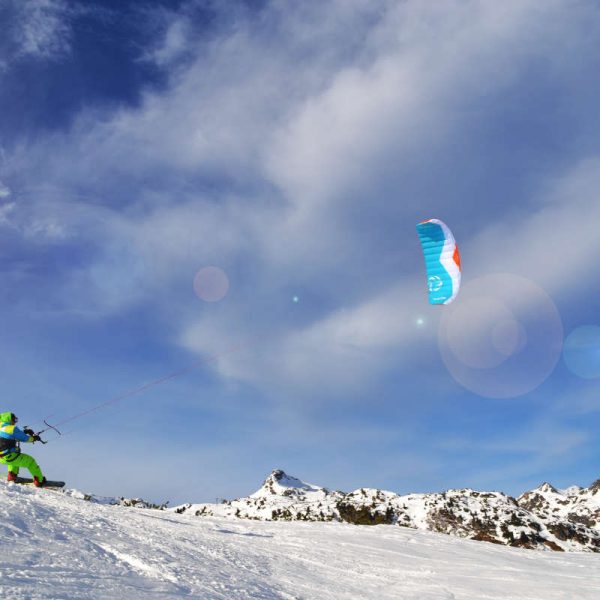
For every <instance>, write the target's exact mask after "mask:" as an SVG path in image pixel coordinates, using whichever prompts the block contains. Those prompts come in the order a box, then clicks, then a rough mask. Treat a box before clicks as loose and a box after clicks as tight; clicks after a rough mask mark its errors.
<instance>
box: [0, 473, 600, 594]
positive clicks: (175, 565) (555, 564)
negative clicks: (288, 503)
mask: <svg viewBox="0 0 600 600" xmlns="http://www.w3.org/2000/svg"><path fill="white" fill-rule="evenodd" d="M288 484H290V485H288ZM259 491H260V492H261V494H259V495H258V496H255V497H254V498H253V501H255V502H257V503H260V501H261V500H265V501H266V502H271V501H273V500H275V499H277V502H279V501H280V500H281V499H282V498H288V499H291V500H293V501H294V500H295V499H294V498H293V496H294V495H296V500H297V499H298V498H299V497H301V498H308V499H309V501H313V500H316V502H317V503H318V502H324V501H325V500H327V501H328V499H329V497H330V496H336V497H337V495H338V492H327V493H326V492H325V490H323V488H319V487H317V486H305V485H304V484H302V482H299V481H298V480H294V479H292V478H288V477H285V478H284V477H278V478H275V477H273V478H271V481H270V484H267V486H266V487H265V488H261V490H259ZM287 491H289V493H290V495H287V496H284V495H283V493H284V492H287ZM361 496H362V494H361V493H360V492H359V493H358V497H359V498H360V497H361ZM390 497H391V496H390ZM86 498H87V499H88V501H86ZM115 501H116V500H114V501H113V500H111V499H102V498H98V497H91V496H89V495H84V494H79V493H77V492H73V491H72V492H69V493H61V492H57V491H51V490H43V489H42V490H39V489H36V488H30V487H23V486H19V485H15V484H12V483H9V484H7V483H6V482H4V481H0V514H1V519H0V547H1V548H2V552H1V553H0V574H1V576H0V598H2V600H49V599H57V600H58V599H60V600H66V599H69V600H121V599H122V598H127V599H128V600H147V599H149V598H161V599H164V600H175V599H177V598H199V599H202V600H204V599H206V600H241V599H256V600H340V599H343V600H363V599H365V598H368V599H371V598H377V599H378V600H443V599H448V598H454V599H456V600H473V599H474V598H477V599H479V598H485V599H487V600H517V599H518V600H564V599H565V598H577V600H596V599H597V598H600V562H599V561H598V557H597V556H596V555H595V554H590V553H575V552H572V553H560V554H559V553H557V552H532V551H530V550H524V549H522V548H510V547H504V546H499V545H494V544H482V543H480V542H474V541H471V540H465V539H459V538H457V537H454V536H449V535H443V534H439V533H432V532H429V531H419V530H416V529H409V528H406V527H395V526H389V525H379V526H375V527H356V526H353V525H350V524H348V523H343V522H342V523H340V522H335V521H334V522H328V523H311V522H285V521H270V522H269V521H258V520H244V519H231V518H218V517H208V518H201V519H199V518H196V517H195V516H194V513H193V512H191V511H189V510H188V511H185V512H184V514H177V513H175V512H173V511H166V510H154V509H152V510H151V509H146V508H133V507H127V506H123V505H119V504H116V505H112V503H113V502H115ZM348 501H349V500H348ZM382 502H383V503H385V502H384V501H382ZM137 504H138V506H139V503H137Z"/></svg>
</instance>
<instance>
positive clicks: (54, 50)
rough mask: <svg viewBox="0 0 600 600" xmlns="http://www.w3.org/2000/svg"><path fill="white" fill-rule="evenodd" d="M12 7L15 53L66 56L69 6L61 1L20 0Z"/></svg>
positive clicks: (46, 56) (36, 55)
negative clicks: (13, 12)
mask: <svg viewBox="0 0 600 600" xmlns="http://www.w3.org/2000/svg"><path fill="white" fill-rule="evenodd" d="M15 5H16V8H17V11H16V19H17V21H16V32H15V34H14V36H15V41H16V42H17V45H18V48H19V50H18V54H20V55H28V56H35V57H41V58H56V57H60V56H64V55H65V54H68V53H69V51H70V40H71V29H70V25H69V23H68V15H69V6H68V4H67V3H66V2H65V1H64V0H20V1H18V2H16V3H15Z"/></svg>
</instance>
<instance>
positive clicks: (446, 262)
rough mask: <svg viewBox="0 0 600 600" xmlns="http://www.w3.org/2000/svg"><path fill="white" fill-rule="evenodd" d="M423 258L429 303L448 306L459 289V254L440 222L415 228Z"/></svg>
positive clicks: (424, 223)
mask: <svg viewBox="0 0 600 600" xmlns="http://www.w3.org/2000/svg"><path fill="white" fill-rule="evenodd" d="M417 233H418V234H419V239H420V240H421V246H422V248H423V254H424V255H425V269H426V271H427V285H428V287H429V303H430V304H450V302H452V300H454V298H456V295H457V294H458V289H459V287H460V272H461V269H460V254H459V253H458V247H457V245H456V241H455V240H454V236H453V235H452V232H451V231H450V229H449V227H448V226H447V225H446V224H445V223H444V222H443V221H440V220H439V219H427V220H426V221H421V223H419V224H418V225H417Z"/></svg>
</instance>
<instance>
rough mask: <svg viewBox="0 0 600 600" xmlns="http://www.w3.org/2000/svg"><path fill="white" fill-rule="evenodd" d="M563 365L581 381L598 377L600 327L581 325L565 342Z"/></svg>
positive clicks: (599, 367) (599, 373) (599, 374)
mask: <svg viewBox="0 0 600 600" xmlns="http://www.w3.org/2000/svg"><path fill="white" fill-rule="evenodd" d="M563 357H564V360H565V364H566V365H567V368H568V369H569V371H571V373H573V374H574V375H577V376H578V377H581V378H582V379H596V378H597V377H600V327H598V326H597V325H582V326H581V327H577V329H574V330H573V331H572V332H571V333H570V334H569V335H568V337H567V339H566V340H565V347H564V351H563Z"/></svg>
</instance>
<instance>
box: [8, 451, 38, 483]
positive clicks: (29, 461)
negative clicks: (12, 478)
mask: <svg viewBox="0 0 600 600" xmlns="http://www.w3.org/2000/svg"><path fill="white" fill-rule="evenodd" d="M0 463H2V464H3V465H6V466H7V467H8V472H9V473H14V474H15V475H18V474H19V469H20V468H21V467H25V468H26V469H28V470H29V472H30V473H31V476H32V477H37V478H38V479H39V480H40V481H41V480H42V479H43V477H44V476H43V475H42V470H41V469H40V468H39V466H38V464H37V463H36V462H35V458H33V456H29V454H20V453H18V452H11V453H10V454H7V455H6V456H3V457H1V458H0Z"/></svg>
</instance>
